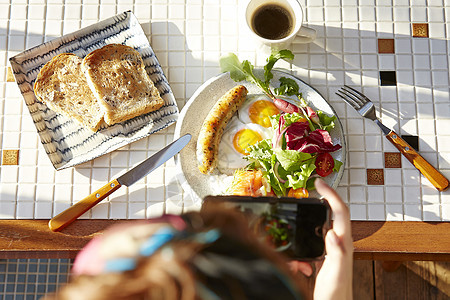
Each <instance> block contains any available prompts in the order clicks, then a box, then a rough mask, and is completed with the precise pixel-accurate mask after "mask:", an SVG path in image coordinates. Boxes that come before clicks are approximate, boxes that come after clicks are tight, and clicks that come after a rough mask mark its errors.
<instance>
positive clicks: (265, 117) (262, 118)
mask: <svg viewBox="0 0 450 300" xmlns="http://www.w3.org/2000/svg"><path fill="white" fill-rule="evenodd" d="M279 113H280V111H279V109H278V108H277V107H276V106H275V104H273V103H272V102H271V101H266V100H258V101H255V102H253V103H252V105H250V107H249V109H248V116H249V117H250V120H251V121H252V122H253V123H256V124H259V125H261V126H263V127H266V128H268V127H270V126H271V124H270V119H269V117H270V116H273V115H278V114H279Z"/></svg>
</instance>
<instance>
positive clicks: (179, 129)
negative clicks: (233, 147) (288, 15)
mask: <svg viewBox="0 0 450 300" xmlns="http://www.w3.org/2000/svg"><path fill="white" fill-rule="evenodd" d="M272 73H273V75H274V78H273V79H272V81H271V83H272V84H273V86H274V87H278V86H279V78H280V77H288V78H292V79H294V80H295V81H296V82H297V83H298V85H299V88H300V92H301V93H302V94H303V98H305V100H306V101H307V102H308V104H310V106H311V107H312V108H313V109H315V110H317V109H318V110H321V111H323V112H325V113H326V114H327V115H330V116H331V115H336V112H335V111H334V109H333V107H331V105H330V104H329V103H328V102H327V101H326V100H325V99H324V98H323V97H322V95H320V94H319V92H317V91H316V90H315V89H314V88H312V87H311V86H309V85H308V84H306V83H305V82H303V81H302V80H301V79H299V78H297V77H295V76H292V75H290V74H289V73H286V72H283V71H279V70H273V71H272ZM237 84H242V85H244V86H245V87H246V88H247V89H248V93H249V94H261V90H260V89H259V88H258V87H257V86H256V85H254V84H252V83H249V82H246V81H243V82H240V83H236V82H235V81H233V80H232V79H231V78H230V76H229V74H228V73H223V74H220V75H218V76H216V77H213V78H211V79H210V80H208V81H207V82H205V83H204V84H203V85H202V86H200V87H199V88H198V89H197V91H196V92H195V93H194V95H193V96H192V97H191V99H189V101H188V103H186V105H185V106H184V107H183V109H182V110H181V113H180V118H179V119H178V122H177V124H176V127H175V138H178V137H180V136H182V135H184V134H186V133H190V134H192V140H191V142H190V143H189V144H188V145H187V146H186V147H185V148H184V149H183V150H182V151H181V152H180V154H179V156H178V157H176V163H177V167H178V168H179V170H178V171H179V174H180V176H179V181H180V184H181V185H182V187H183V189H184V191H185V193H187V194H188V195H189V196H190V197H192V199H193V200H194V201H200V200H201V199H203V198H204V197H205V196H207V195H217V194H219V193H220V191H218V190H217V189H216V188H215V186H214V184H211V180H210V178H211V176H209V175H204V174H202V173H201V172H200V171H199V170H198V164H197V158H196V146H197V139H198V134H199V131H200V128H201V126H202V124H203V120H204V119H205V117H206V115H207V114H208V112H209V110H210V109H211V108H212V106H213V105H214V104H215V102H216V101H217V100H218V99H219V98H220V97H221V96H222V95H223V94H225V93H226V92H227V91H228V90H229V89H231V88H232V87H234V86H236V85H237ZM336 117H337V115H336ZM335 123H336V126H335V128H334V129H333V130H331V131H330V135H331V137H332V140H333V143H334V144H336V143H337V144H341V146H342V148H341V149H340V150H338V151H336V152H334V153H332V156H333V157H334V158H335V159H337V160H340V161H341V162H343V166H342V167H341V169H340V170H339V172H338V173H336V172H334V173H332V174H331V175H329V176H327V177H325V181H326V182H327V183H328V184H329V185H331V186H332V187H333V188H336V187H337V186H338V184H339V181H340V180H341V178H342V174H343V172H344V165H345V159H346V155H345V153H346V148H347V147H346V144H345V139H344V131H343V128H342V124H341V121H340V120H339V118H338V117H337V120H336V121H335ZM311 196H316V195H314V193H311Z"/></svg>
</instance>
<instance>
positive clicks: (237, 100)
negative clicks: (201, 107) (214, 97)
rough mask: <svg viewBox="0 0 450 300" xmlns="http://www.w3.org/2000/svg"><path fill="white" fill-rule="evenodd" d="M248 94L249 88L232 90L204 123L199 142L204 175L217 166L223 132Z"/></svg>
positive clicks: (198, 150) (223, 97)
mask: <svg viewBox="0 0 450 300" xmlns="http://www.w3.org/2000/svg"><path fill="white" fill-rule="evenodd" d="M247 92H248V91H247V88H246V87H245V86H243V85H238V86H236V87H234V88H232V89H231V90H229V91H228V92H226V93H225V95H223V96H222V97H221V98H220V99H219V100H218V101H217V102H216V103H215V104H214V106H213V108H212V109H211V110H210V111H209V113H208V115H207V116H206V118H205V121H203V125H202V128H201V129H200V133H199V136H198V140H197V160H198V163H199V165H198V168H199V170H200V172H202V173H203V174H209V173H211V172H212V171H213V170H214V168H215V167H216V166H217V155H218V152H219V143H220V140H221V139H222V134H223V130H224V128H225V126H226V125H227V123H228V121H230V119H231V117H232V116H233V115H234V113H235V112H236V111H237V110H238V109H239V107H240V106H241V105H242V103H244V101H245V97H246V96H247Z"/></svg>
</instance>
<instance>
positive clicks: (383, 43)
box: [378, 39, 395, 53]
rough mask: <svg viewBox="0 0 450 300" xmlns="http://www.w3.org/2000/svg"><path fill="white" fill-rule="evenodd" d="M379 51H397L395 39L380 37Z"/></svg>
mask: <svg viewBox="0 0 450 300" xmlns="http://www.w3.org/2000/svg"><path fill="white" fill-rule="evenodd" d="M378 53H395V46H394V39H378Z"/></svg>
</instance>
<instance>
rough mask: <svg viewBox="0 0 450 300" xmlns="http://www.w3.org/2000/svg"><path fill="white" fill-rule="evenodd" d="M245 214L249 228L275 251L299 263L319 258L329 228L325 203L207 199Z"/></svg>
mask: <svg viewBox="0 0 450 300" xmlns="http://www.w3.org/2000/svg"><path fill="white" fill-rule="evenodd" d="M207 202H224V203H226V205H227V206H228V205H229V206H230V207H233V208H235V209H237V210H239V211H240V212H242V213H244V214H245V216H246V217H247V220H248V224H249V227H250V229H251V230H252V231H253V232H254V233H256V234H257V235H258V236H260V237H261V239H263V240H264V241H265V242H267V243H268V244H270V245H271V246H273V247H274V248H275V249H276V251H279V252H283V253H285V254H286V255H288V256H289V257H291V258H294V259H298V260H314V259H320V258H321V257H322V256H323V255H324V251H325V243H324V236H325V233H326V231H327V230H328V229H329V224H330V209H329V206H328V203H327V202H326V201H324V200H320V199H316V198H304V199H295V198H274V197H245V196H208V197H206V198H205V199H204V203H207Z"/></svg>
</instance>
